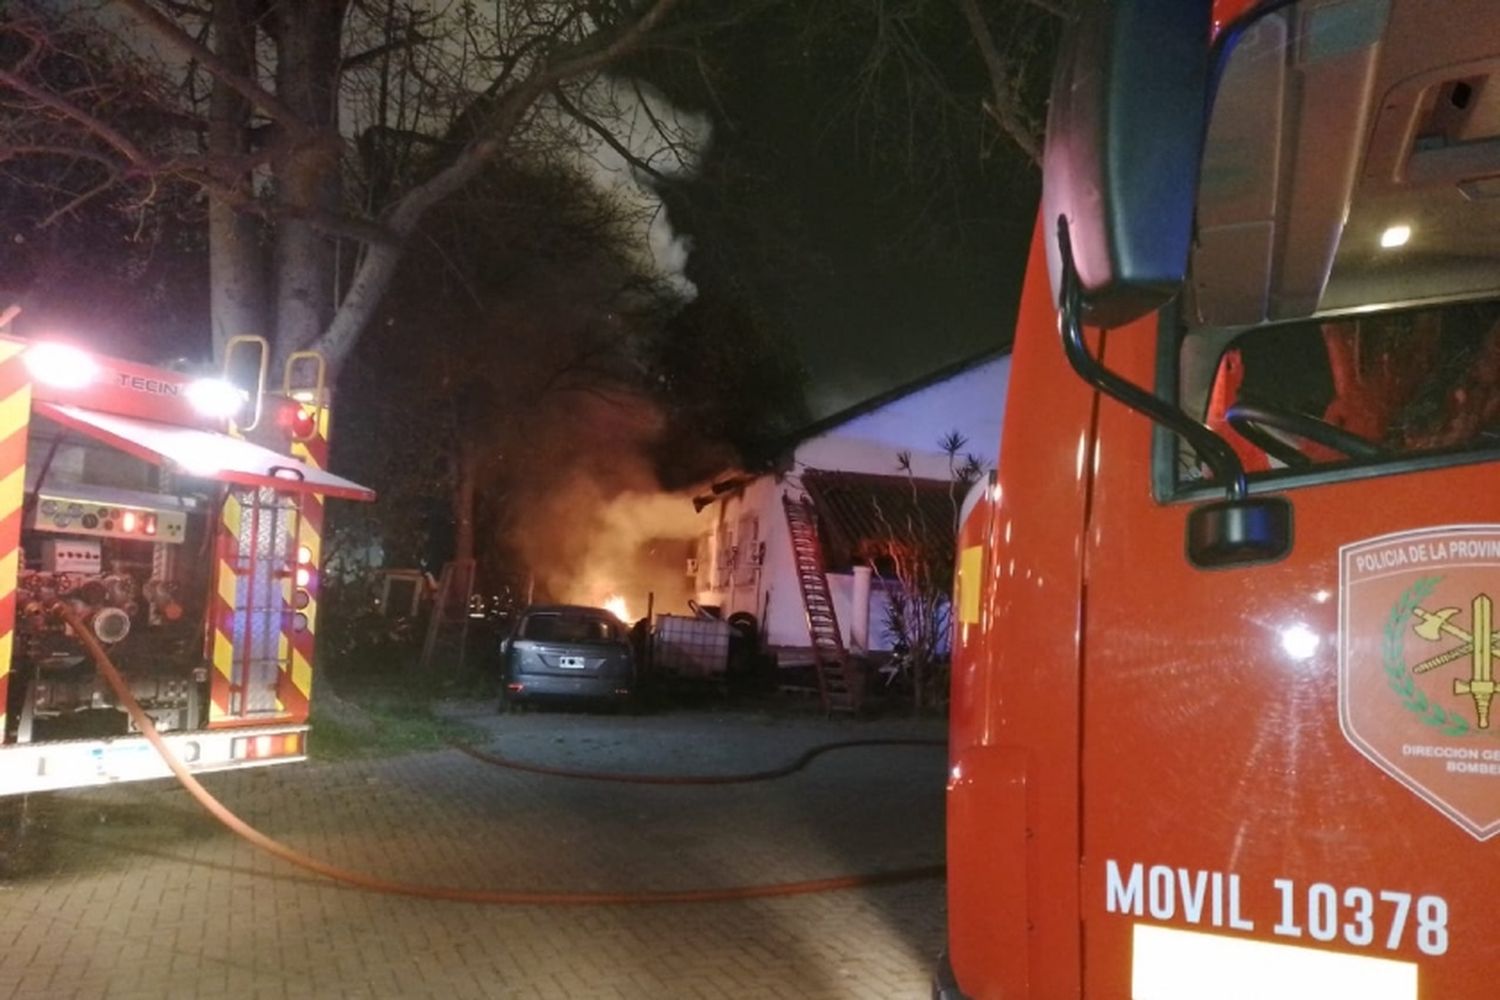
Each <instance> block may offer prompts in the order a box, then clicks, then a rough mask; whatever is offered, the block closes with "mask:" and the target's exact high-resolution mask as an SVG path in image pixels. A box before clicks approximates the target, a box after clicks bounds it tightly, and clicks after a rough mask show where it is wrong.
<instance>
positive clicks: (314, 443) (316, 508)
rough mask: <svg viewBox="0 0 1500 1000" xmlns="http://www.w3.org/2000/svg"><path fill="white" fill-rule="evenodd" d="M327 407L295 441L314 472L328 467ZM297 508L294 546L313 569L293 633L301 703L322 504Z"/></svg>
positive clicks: (307, 678) (302, 502)
mask: <svg viewBox="0 0 1500 1000" xmlns="http://www.w3.org/2000/svg"><path fill="white" fill-rule="evenodd" d="M328 425H329V411H328V407H326V406H321V407H318V409H317V413H316V415H315V418H314V421H313V426H314V433H313V435H312V437H310V438H309V439H308V440H306V441H294V442H293V443H292V454H293V455H294V456H295V457H297V458H299V459H301V460H302V461H304V462H306V463H307V464H309V465H311V466H313V467H314V468H317V469H324V468H327V466H328ZM298 504H299V507H300V511H301V518H300V520H299V522H298V530H297V545H298V546H299V547H301V548H306V549H307V552H308V555H309V557H310V558H309V560H308V561H309V563H310V565H311V567H312V570H313V573H312V578H311V580H309V582H308V585H307V587H306V588H305V589H306V590H307V594H308V605H307V607H306V608H303V609H302V611H301V613H302V615H303V617H304V620H305V621H306V623H307V627H306V628H304V629H303V630H302V631H300V632H299V631H295V630H293V631H292V633H291V639H292V659H291V677H290V680H291V683H292V687H293V688H294V689H295V690H296V691H297V692H298V694H299V695H300V696H301V697H302V698H304V699H310V698H311V697H312V678H313V662H314V656H313V652H314V648H315V646H316V643H317V636H316V633H317V628H318V591H319V588H320V586H321V582H322V568H323V518H324V515H325V500H324V498H323V497H322V496H320V495H318V494H311V493H303V494H301V495H300V498H299V500H298Z"/></svg>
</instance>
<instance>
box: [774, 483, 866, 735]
mask: <svg viewBox="0 0 1500 1000" xmlns="http://www.w3.org/2000/svg"><path fill="white" fill-rule="evenodd" d="M781 503H782V506H783V507H784V508H785V510H786V526H787V529H788V531H789V532H790V533H791V536H792V558H793V560H794V561H795V563H796V568H797V584H798V587H799V588H800V589H801V591H802V607H803V609H804V610H805V611H806V612H807V634H808V637H809V638H810V639H811V640H812V650H813V659H814V661H815V669H816V672H817V676H818V694H819V696H820V697H821V698H822V700H823V711H825V712H828V713H833V712H858V711H859V706H860V694H861V690H860V684H859V671H858V669H857V667H856V666H855V664H854V663H853V662H852V661H851V660H850V658H849V651H848V650H847V649H845V648H844V636H843V633H842V632H840V631H839V621H838V617H837V615H835V614H834V610H833V599H832V597H831V596H830V595H829V593H828V575H827V570H826V569H825V567H824V564H823V543H822V542H821V541H820V540H819V538H818V514H817V511H816V509H815V508H814V507H813V505H812V503H811V502H810V501H809V500H807V499H806V498H805V497H804V498H802V499H800V500H797V499H793V498H792V497H790V496H783V497H782V498H781Z"/></svg>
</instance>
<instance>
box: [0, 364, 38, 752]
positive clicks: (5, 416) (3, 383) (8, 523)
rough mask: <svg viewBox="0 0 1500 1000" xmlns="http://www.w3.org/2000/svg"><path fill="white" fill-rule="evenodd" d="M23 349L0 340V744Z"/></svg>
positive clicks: (26, 414) (12, 614) (15, 569)
mask: <svg viewBox="0 0 1500 1000" xmlns="http://www.w3.org/2000/svg"><path fill="white" fill-rule="evenodd" d="M24 349H25V348H24V345H22V344H16V343H14V342H11V341H0V742H3V741H4V739H5V726H6V718H5V707H6V704H7V701H8V698H9V694H10V691H9V688H10V673H11V658H12V655H13V654H14V652H15V627H16V577H17V575H18V573H19V572H20V569H21V520H22V511H21V503H22V501H23V500H24V499H25V482H26V479H25V477H26V431H27V424H28V423H29V422H30V420H31V384H30V382H29V381H28V378H27V374H26V369H25V366H24V365H23V364H22V362H21V352H22V351H23V350H24Z"/></svg>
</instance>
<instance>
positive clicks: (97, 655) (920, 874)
mask: <svg viewBox="0 0 1500 1000" xmlns="http://www.w3.org/2000/svg"><path fill="white" fill-rule="evenodd" d="M52 610H53V611H54V612H55V613H56V614H57V615H58V616H59V617H61V618H62V620H63V621H65V622H67V624H68V626H69V628H71V629H72V631H73V634H74V636H75V637H76V638H77V639H78V641H79V642H80V643H82V644H83V647H84V648H85V649H86V650H87V651H88V654H89V657H90V658H91V659H92V660H93V661H94V664H95V666H97V667H98V669H99V672H100V673H101V674H102V675H103V676H104V680H105V682H106V683H107V684H109V686H110V688H111V689H112V690H113V691H114V693H115V696H116V697H117V698H119V700H120V704H121V705H122V706H124V708H125V711H126V713H127V714H128V715H129V716H130V719H131V721H132V722H133V723H135V726H136V728H137V729H139V730H140V731H141V734H142V735H144V736H145V737H146V740H147V742H149V743H150V744H151V746H152V747H154V748H155V750H156V752H157V753H158V754H160V755H161V758H162V760H163V762H165V763H166V765H167V767H168V768H169V769H170V770H171V771H172V773H173V775H175V776H176V778H177V780H178V782H179V783H180V784H181V785H182V787H183V788H185V789H186V790H187V792H188V794H190V795H192V797H193V798H194V799H196V800H197V802H198V804H199V805H201V806H202V807H203V808H204V810H205V811H207V812H208V814H209V815H211V816H212V817H213V818H214V819H216V820H218V821H219V822H220V823H221V824H223V825H224V826H225V827H227V828H228V829H229V830H230V831H231V832H232V833H235V834H237V835H238V836H239V837H241V838H242V839H244V840H246V841H248V842H249V843H250V844H252V845H254V846H255V847H258V848H260V849H261V850H262V851H265V852H266V853H267V854H270V855H272V856H273V857H276V858H280V859H281V860H282V861H285V862H287V863H288V864H291V865H293V866H295V867H297V868H301V869H303V870H304V871H309V872H312V873H314V874H316V875H321V876H323V877H324V878H327V879H330V880H332V881H334V882H340V883H343V884H345V885H351V886H354V887H356V888H360V889H367V890H371V891H374V892H382V893H388V894H391V895H397V896H414V897H416V898H418V899H437V900H447V901H450V902H458V903H491V904H502V905H529V906H619V905H632V904H643V903H716V902H727V901H731V900H742V899H764V898H768V897H775V896H804V895H808V894H810V893H819V892H832V891H835V890H839V889H852V888H859V887H864V886H876V885H891V884H895V883H901V882H913V881H918V880H921V879H929V878H940V877H941V876H942V875H943V873H944V870H945V866H943V865H941V864H937V865H924V866H920V867H916V868H903V869H896V870H892V871H885V872H875V873H871V874H863V875H841V876H835V877H833V878H822V879H807V880H803V881H797V882H775V883H770V884H766V885H741V886H730V887H726V888H718V889H682V890H645V891H635V892H542V891H539V890H526V889H459V888H454V887H449V886H429V885H417V884H415V883H411V882H398V881H394V880H391V879H386V878H381V877H379V876H376V875H369V874H366V873H364V872H357V871H353V870H351V869H348V868H343V867H340V866H338V865H334V864H330V863H328V862H326V861H321V860H319V859H317V858H313V857H309V856H308V855H306V854H303V853H302V852H300V851H298V850H296V849H295V848H293V847H290V846H288V845H286V844H283V843H282V842H281V841H279V840H276V839H275V838H273V837H270V836H268V835H266V834H264V833H262V832H261V831H259V830H257V829H256V828H255V827H253V826H251V825H250V824H249V823H246V822H245V821H244V820H242V819H240V818H239V817H238V816H236V815H235V814H234V813H233V812H231V811H230V810H229V808H228V807H227V806H225V805H224V804H223V803H222V802H220V801H219V800H218V799H216V798H215V797H214V796H213V795H212V794H211V793H210V792H209V791H208V789H206V788H204V787H203V785H202V783H200V782H199V781H198V779H197V778H196V777H194V776H193V774H192V772H191V771H189V770H188V768H187V765H185V764H183V762H182V761H181V760H180V759H178V757H177V755H176V754H175V753H173V752H172V749H171V747H169V746H167V743H166V741H165V740H163V739H162V738H161V734H160V733H158V732H157V731H156V726H155V725H154V724H153V723H152V721H151V717H150V716H148V715H147V714H146V713H145V711H144V710H143V709H142V708H141V706H140V703H139V702H137V701H136V700H135V696H134V695H133V694H131V692H130V686H129V685H128V684H126V683H125V679H124V678H123V677H122V676H120V672H119V670H118V669H116V667H115V665H114V663H112V662H111V661H110V658H109V654H108V653H106V652H105V650H104V647H103V646H102V645H100V643H99V640H98V639H96V638H94V635H93V633H92V632H91V631H90V630H89V628H88V627H87V626H86V625H85V624H84V622H83V620H82V619H81V618H79V616H78V614H77V612H76V611H74V610H73V609H72V608H71V607H69V606H68V605H67V604H65V603H63V602H60V601H59V602H57V603H56V604H54V605H53V607H52ZM850 742H855V741H850ZM815 749H820V748H815ZM829 749H832V747H829ZM812 756H816V754H815V753H814V754H812ZM804 757H807V759H808V760H811V756H808V755H804ZM795 769H796V768H795V767H793V768H792V770H795ZM544 773H545V772H544ZM787 773H790V771H788V772H787ZM767 776H769V775H767ZM643 777H644V776H643ZM731 777H734V776H731ZM741 780H746V779H744V778H743V776H741ZM749 780H761V779H760V778H755V777H752V778H751V779H749ZM694 783H702V782H701V781H700V782H694Z"/></svg>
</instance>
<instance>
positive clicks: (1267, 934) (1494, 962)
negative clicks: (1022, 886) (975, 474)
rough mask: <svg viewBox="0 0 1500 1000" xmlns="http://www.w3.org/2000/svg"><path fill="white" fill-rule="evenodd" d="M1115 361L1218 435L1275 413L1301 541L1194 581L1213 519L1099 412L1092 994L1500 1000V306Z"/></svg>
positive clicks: (1088, 849)
mask: <svg viewBox="0 0 1500 1000" xmlns="http://www.w3.org/2000/svg"><path fill="white" fill-rule="evenodd" d="M1158 327H1159V332H1158ZM1104 339H1105V343H1104V349H1103V353H1104V357H1105V359H1106V361H1107V362H1108V363H1109V364H1110V366H1111V367H1112V368H1114V369H1116V370H1119V371H1121V372H1123V373H1125V374H1127V375H1128V376H1129V377H1131V378H1132V379H1133V380H1134V381H1136V382H1137V383H1139V384H1146V385H1150V384H1152V383H1153V381H1155V382H1156V384H1157V385H1158V391H1159V393H1161V394H1165V395H1168V396H1171V395H1176V396H1177V397H1178V402H1180V403H1181V404H1182V405H1183V406H1184V407H1185V408H1186V409H1187V410H1188V411H1189V412H1190V413H1193V414H1194V415H1195V416H1198V417H1200V418H1203V417H1206V418H1208V420H1209V422H1210V423H1213V422H1214V420H1215V419H1216V415H1215V414H1214V413H1212V412H1206V411H1209V410H1211V409H1213V408H1215V407H1219V408H1222V407H1223V406H1224V405H1225V402H1226V401H1225V398H1224V397H1225V396H1226V393H1228V394H1230V395H1233V394H1235V393H1238V394H1239V400H1240V401H1241V402H1243V403H1245V404H1246V405H1247V406H1248V405H1251V404H1254V405H1255V406H1258V407H1259V408H1260V409H1259V410H1253V411H1252V412H1261V413H1263V414H1266V419H1265V421H1264V422H1263V423H1261V424H1260V425H1259V429H1260V431H1262V432H1265V431H1268V430H1269V431H1270V433H1271V436H1272V438H1273V440H1272V441H1271V442H1270V448H1271V450H1272V451H1274V452H1277V453H1278V454H1279V456H1280V457H1277V456H1276V455H1272V456H1269V457H1268V456H1267V455H1266V454H1264V453H1263V452H1261V451H1257V450H1256V449H1254V448H1253V447H1252V446H1250V445H1249V444H1248V443H1247V442H1246V441H1244V440H1243V439H1237V440H1236V442H1235V443H1236V446H1237V448H1238V449H1241V450H1244V451H1245V452H1246V454H1247V457H1250V458H1252V459H1253V458H1254V457H1256V456H1258V457H1259V458H1260V462H1259V467H1260V468H1262V469H1263V470H1264V471H1262V472H1261V473H1259V474H1257V475H1253V476H1252V481H1254V480H1256V479H1263V480H1265V483H1264V487H1263V488H1264V489H1265V490H1267V491H1276V492H1279V493H1281V494H1282V495H1284V496H1285V497H1286V498H1287V499H1289V500H1290V501H1291V502H1292V504H1293V508H1294V511H1295V523H1294V535H1293V542H1292V547H1291V551H1290V553H1289V554H1288V555H1287V556H1286V557H1285V558H1282V559H1281V560H1279V561H1276V562H1273V563H1269V564H1259V565H1249V566H1240V567H1234V568H1222V569H1205V568H1200V567H1197V566H1194V565H1192V564H1191V563H1190V562H1189V560H1188V558H1187V557H1186V556H1185V554H1184V531H1185V524H1186V519H1187V514H1188V511H1189V510H1190V509H1191V508H1192V507H1193V506H1194V505H1195V503H1202V502H1204V501H1206V500H1212V499H1216V498H1217V494H1215V493H1214V492H1213V491H1211V490H1207V489H1205V488H1204V487H1202V486H1201V485H1198V483H1197V478H1198V476H1199V475H1200V472H1201V470H1200V468H1199V467H1198V465H1197V463H1196V461H1195V460H1194V458H1193V456H1192V455H1191V454H1190V453H1188V452H1186V450H1185V449H1184V448H1182V447H1181V446H1180V445H1179V444H1177V443H1176V442H1175V441H1174V440H1173V439H1171V438H1170V437H1169V436H1168V435H1166V434H1165V433H1164V432H1162V431H1159V430H1154V429H1153V428H1152V426H1151V425H1150V424H1149V423H1148V422H1147V421H1145V420H1143V419H1141V418H1140V417H1139V416H1138V415H1136V414H1133V413H1130V412H1128V411H1127V410H1126V409H1125V408H1123V407H1121V406H1119V405H1116V404H1114V403H1113V402H1105V403H1104V404H1103V406H1102V408H1101V410H1100V414H1099V423H1098V437H1097V453H1096V455H1095V456H1094V462H1095V477H1094V481H1093V487H1092V496H1091V507H1090V514H1089V526H1088V530H1087V532H1086V538H1087V543H1086V544H1087V547H1086V551H1085V594H1086V597H1085V600H1084V627H1083V641H1082V648H1083V651H1084V652H1083V657H1082V681H1081V692H1082V695H1081V705H1082V719H1083V722H1082V733H1083V738H1082V788H1083V800H1082V801H1083V805H1082V818H1081V838H1082V845H1083V850H1082V868H1081V871H1082V888H1081V893H1082V921H1083V940H1084V942H1085V946H1084V961H1083V968H1084V986H1085V988H1084V993H1085V995H1087V996H1100V997H1104V996H1134V997H1140V998H1153V1000H1170V998H1176V997H1183V998H1187V997H1199V998H1201V997H1209V996H1212V997H1218V998H1235V997H1242V996H1243V997H1268V996H1274V997H1277V998H1279V1000H1292V998H1301V997H1309V998H1310V997H1360V998H1363V1000H1382V998H1392V1000H1394V998H1401V1000H1416V998H1418V997H1421V998H1424V1000H1425V998H1445V1000H1446V998H1479V997H1489V996H1494V995H1495V994H1494V989H1495V986H1494V974H1495V972H1496V970H1497V968H1500V945H1497V939H1496V936H1495V927H1494V916H1493V896H1494V891H1495V887H1496V886H1497V885H1500V881H1497V876H1496V874H1495V871H1496V863H1497V862H1500V836H1497V835H1500V719H1492V718H1491V711H1490V707H1491V701H1492V695H1493V692H1494V689H1495V682H1494V678H1495V676H1496V669H1497V667H1496V664H1495V658H1496V657H1497V656H1500V627H1497V624H1496V618H1495V602H1496V601H1497V600H1500V507H1497V505H1496V502H1495V495H1494V492H1493V487H1494V484H1495V482H1496V468H1495V466H1494V465H1493V464H1491V463H1490V462H1489V461H1488V460H1487V459H1492V458H1493V457H1494V456H1495V452H1494V451H1492V450H1491V451H1488V452H1487V451H1486V450H1487V449H1492V448H1493V447H1494V445H1495V444H1496V443H1497V442H1495V441H1494V440H1493V436H1492V435H1491V434H1489V433H1487V432H1483V431H1480V430H1478V428H1479V427H1480V425H1482V424H1485V423H1486V422H1488V419H1489V418H1490V417H1491V416H1492V415H1493V412H1492V411H1494V410H1495V409H1496V408H1497V406H1500V396H1497V395H1496V390H1495V388H1494V385H1493V383H1494V381H1495V378H1494V372H1495V371H1496V366H1495V364H1494V362H1495V361H1496V360H1497V359H1500V308H1496V307H1495V306H1494V305H1493V304H1491V305H1484V304H1480V305H1473V304H1468V305H1462V306H1452V307H1447V308H1432V309H1427V310H1422V311H1417V312H1407V313H1397V314H1391V315H1388V316H1386V315H1375V316H1362V317H1353V318H1349V319H1344V320H1340V321H1336V322H1324V323H1321V324H1320V323H1315V322H1309V323H1302V324H1298V325H1295V326H1293V327H1290V328H1288V327H1279V328H1269V329H1264V330H1258V331H1251V332H1250V333H1246V334H1243V335H1239V336H1235V335H1234V334H1232V333H1226V334H1212V333H1182V332H1180V330H1179V329H1178V325H1177V324H1176V323H1174V322H1173V321H1172V319H1171V318H1170V317H1168V318H1165V319H1163V320H1162V321H1161V322H1160V324H1158V323H1157V321H1156V320H1155V319H1154V318H1153V319H1150V320H1145V321H1141V322H1140V323H1137V324H1135V325H1134V326H1133V327H1129V328H1125V329H1122V330H1119V331H1115V332H1112V333H1110V334H1107V335H1106V336H1105V338H1104ZM1158 373H1163V374H1162V375H1158ZM1231 389H1232V390H1233V392H1230V390H1231ZM1228 402H1229V403H1233V402H1234V400H1233V399H1230V400H1228ZM1293 409H1297V410H1299V411H1301V412H1302V413H1309V412H1311V413H1322V414H1323V416H1324V418H1325V420H1326V424H1342V425H1343V427H1345V428H1349V429H1351V430H1352V429H1354V428H1356V427H1358V428H1359V429H1360V431H1361V433H1360V434H1358V435H1356V437H1357V438H1360V439H1362V440H1366V441H1378V442H1380V450H1381V452H1382V453H1381V454H1380V455H1378V456H1376V457H1373V458H1372V457H1365V458H1358V457H1350V456H1348V455H1347V454H1342V453H1340V452H1339V451H1338V449H1337V448H1334V447H1330V446H1329V443H1330V442H1333V443H1334V444H1343V445H1346V446H1347V445H1349V443H1348V442H1347V441H1345V440H1344V439H1342V438H1340V437H1339V436H1338V434H1333V433H1329V432H1328V428H1327V426H1325V427H1322V428H1319V427H1317V426H1312V427H1311V428H1310V429H1309V428H1307V427H1304V428H1303V429H1305V430H1308V433H1309V434H1312V435H1313V436H1314V437H1315V438H1316V440H1309V439H1307V438H1304V437H1299V436H1297V435H1296V434H1294V433H1290V432H1289V431H1288V430H1287V426H1288V423H1289V422H1288V421H1287V420H1286V419H1284V417H1285V414H1286V413H1287V412H1289V411H1291V410H1293ZM1217 416H1218V417H1222V413H1220V414H1218V415H1217ZM1361 421H1362V422H1363V423H1361ZM1313 423H1314V424H1318V423H1324V421H1314V422H1313ZM1255 430H1256V428H1255V427H1252V428H1251V431H1250V433H1252V434H1254V433H1255ZM1226 436H1228V437H1231V438H1235V437H1236V435H1235V432H1234V431H1233V430H1226ZM1247 465H1248V466H1249V467H1250V468H1255V467H1256V465H1255V463H1254V462H1253V461H1252V462H1247Z"/></svg>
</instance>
